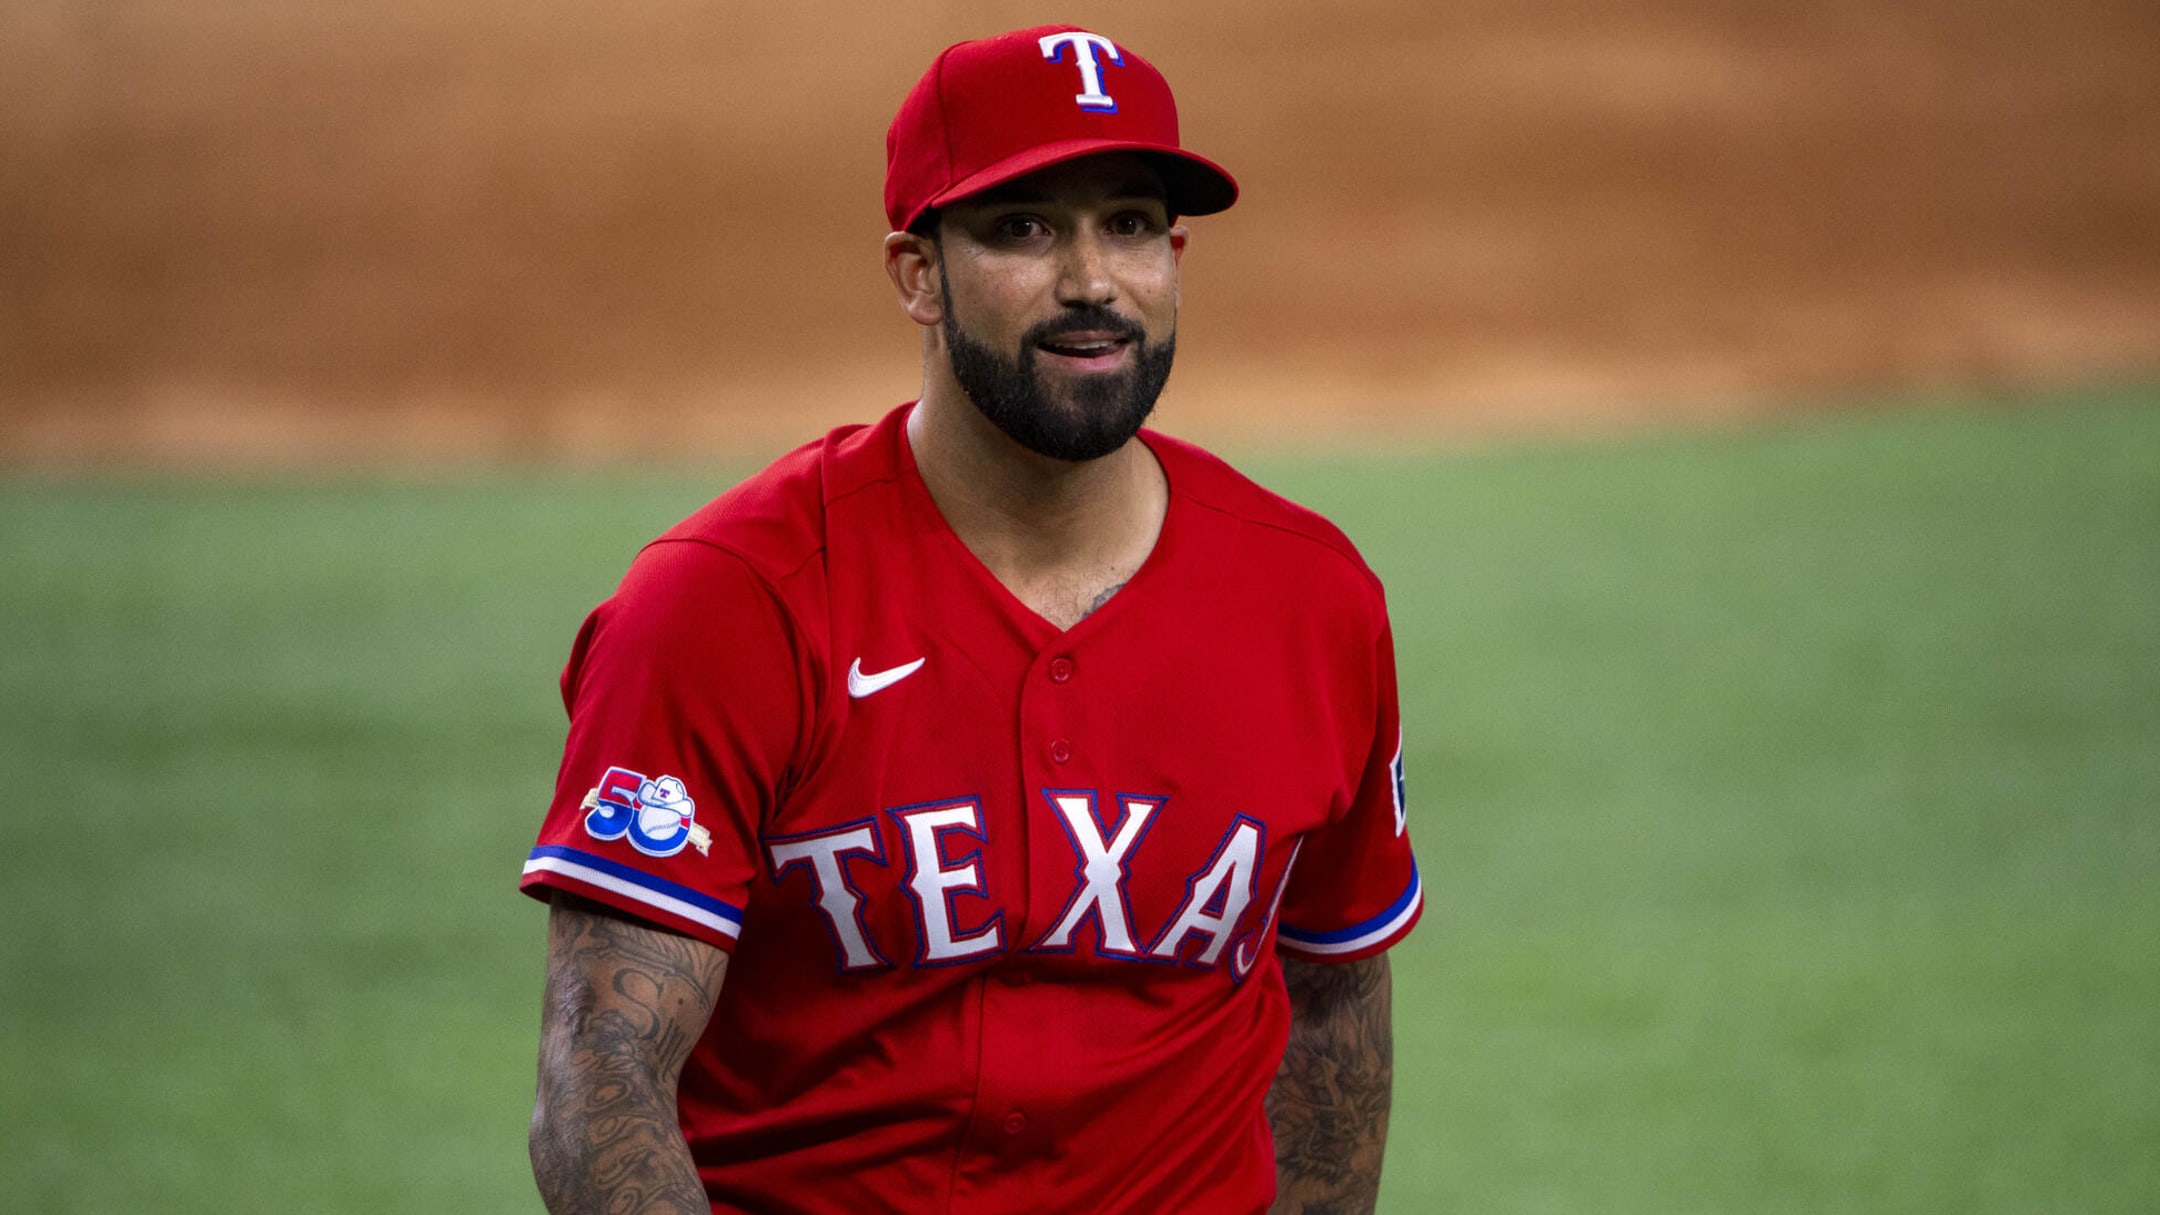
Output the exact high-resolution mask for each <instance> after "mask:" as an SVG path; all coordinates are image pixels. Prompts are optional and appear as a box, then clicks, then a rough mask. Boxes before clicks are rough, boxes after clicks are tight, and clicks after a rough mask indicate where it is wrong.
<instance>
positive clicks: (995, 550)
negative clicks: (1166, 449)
mask: <svg viewBox="0 0 2160 1215" xmlns="http://www.w3.org/2000/svg"><path fill="white" fill-rule="evenodd" d="M907 439H908V444H909V446H910V447H911V449H912V450H913V452H914V456H915V465H916V468H917V469H918V470H919V471H920V472H921V473H922V478H923V484H924V485H925V486H927V487H928V488H929V490H930V497H931V499H932V501H934V502H936V503H937V507H938V510H939V512H940V513H941V514H943V515H944V516H945V522H946V523H947V524H948V525H949V526H950V527H951V528H952V529H953V533H954V534H955V535H957V536H958V537H959V538H960V542H961V543H962V544H965V545H966V546H967V547H968V550H969V551H970V552H972V553H974V554H975V556H976V558H977V559H978V560H980V561H981V562H982V563H983V565H984V566H985V567H987V568H988V569H989V571H990V572H991V574H992V575H993V576H995V577H996V578H997V580H998V581H999V582H1001V583H1003V584H1004V585H1005V587H1006V589H1007V590H1010V591H1011V592H1012V593H1013V594H1014V595H1015V596H1016V597H1018V598H1019V599H1020V601H1021V602H1022V603H1025V604H1027V605H1028V607H1029V608H1031V609H1033V610H1034V611H1035V612H1036V613H1037V614H1038V615H1040V616H1042V617H1043V618H1044V619H1046V620H1049V621H1050V622H1051V623H1053V624H1055V625H1057V626H1058V627H1059V628H1070V627H1072V626H1073V625H1074V624H1076V623H1078V622H1079V620H1080V619H1081V618H1082V617H1084V616H1086V615H1087V614H1088V613H1089V612H1091V611H1093V610H1094V609H1095V608H1097V607H1100V606H1101V605H1102V603H1103V602H1105V601H1107V600H1108V598H1109V596H1110V595H1111V594H1114V593H1115V592H1116V590H1117V588H1118V587H1120V586H1122V585H1124V583H1125V580H1126V579H1128V578H1131V577H1132V575H1133V573H1134V572H1135V571H1137V570H1138V569H1139V568H1140V564H1141V563H1142V562H1143V561H1145V560H1146V559H1147V555H1148V553H1149V552H1151V551H1152V550H1153V549H1154V547H1155V539H1156V537H1157V536H1158V535H1160V534H1161V531H1162V523H1163V518H1164V516H1165V515H1166V514H1167V512H1168V510H1169V502H1170V493H1169V482H1168V480H1167V479H1166V478H1165V477H1164V475H1163V471H1162V466H1161V465H1160V464H1158V463H1156V460H1155V456H1154V453H1152V452H1150V451H1149V450H1148V448H1147V445H1146V444H1144V443H1142V442H1140V441H1139V440H1137V439H1134V440H1132V441H1130V442H1128V443H1126V444H1125V445H1124V446H1123V447H1121V448H1119V449H1118V450H1117V451H1114V452H1112V453H1110V454H1109V455H1107V456H1104V457H1102V458H1101V459H1098V460H1086V461H1079V462H1074V461H1067V460H1054V459H1051V458H1049V457H1047V456H1042V455H1038V454H1037V453H1035V452H1032V451H1029V450H1027V449H1026V448H1023V447H1021V446H1020V445H1019V444H1017V443H1014V442H1013V441H1012V440H1011V439H1010V438H1008V437H1006V435H1005V433H1004V432H1003V431H1001V430H999V429H998V428H997V427H996V426H995V425H994V424H993V423H991V422H990V420H989V419H988V418H985V417H984V416H983V415H982V412H981V411H980V410H978V409H976V408H975V407H974V405H973V403H971V402H970V401H968V400H967V399H966V397H965V396H962V395H960V394H958V393H957V392H946V393H936V392H934V391H926V392H925V393H924V395H923V399H922V401H921V402H920V403H918V404H917V405H916V407H915V409H914V410H913V411H912V412H911V413H910V414H909V416H908V424H907Z"/></svg>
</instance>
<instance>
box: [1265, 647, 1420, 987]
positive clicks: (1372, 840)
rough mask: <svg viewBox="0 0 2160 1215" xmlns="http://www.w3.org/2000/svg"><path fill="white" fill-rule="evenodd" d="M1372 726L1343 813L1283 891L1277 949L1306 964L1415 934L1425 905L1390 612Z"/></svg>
mask: <svg viewBox="0 0 2160 1215" xmlns="http://www.w3.org/2000/svg"><path fill="white" fill-rule="evenodd" d="M1373 651H1374V652H1373V667H1372V675H1373V678H1372V681H1371V683H1370V685H1369V686H1371V687H1372V688H1373V689H1374V695H1375V697H1376V699H1377V704H1376V710H1377V711H1376V712H1375V713H1374V714H1373V721H1374V723H1375V728H1374V730H1373V734H1372V738H1371V744H1370V748H1369V750H1368V752H1367V754H1366V757H1365V762H1364V766H1363V769H1362V772H1361V775H1360V777H1359V779H1358V783H1357V794H1356V796H1355V797H1354V798H1353V799H1352V801H1351V804H1350V808H1349V810H1348V811H1347V812H1345V813H1344V814H1343V815H1342V817H1340V818H1339V819H1336V820H1335V821H1334V822H1332V823H1330V824H1328V825H1327V826H1325V827H1322V828H1320V829H1319V830H1317V831H1314V832H1312V833H1311V834H1309V835H1307V836H1306V837H1304V839H1303V840H1302V841H1301V843H1300V844H1299V846H1298V853H1297V857H1296V859H1295V861H1294V862H1293V868H1292V870H1291V874H1290V885H1289V887H1288V889H1287V890H1285V892H1284V895H1283V905H1282V915H1281V921H1280V924H1279V927H1278V928H1277V931H1276V947H1277V948H1278V949H1279V950H1281V951H1282V952H1283V953H1285V954H1287V955H1289V956H1291V957H1295V958H1298V959H1300V960H1302V961H1308V962H1354V961H1357V960H1358V959H1360V958H1367V957H1371V956H1372V955H1374V954H1377V953H1380V952H1382V951H1383V950H1386V949H1387V948H1389V947H1390V946H1392V945H1394V944H1395V943H1396V942H1397V941H1400V940H1401V939H1402V938H1403V937H1404V936H1406V935H1408V934H1409V932H1410V929H1411V927H1412V926H1413V925H1415V924H1416V923H1417V919H1418V913H1419V912H1420V911H1421V910H1422V909H1423V908H1424V904H1425V898H1424V889H1423V887H1422V886H1421V885H1420V883H1419V880H1418V869H1417V859H1416V858H1415V857H1414V856H1412V855H1411V852H1410V832H1409V822H1408V817H1407V812H1406V806H1405V804H1404V801H1403V744H1402V738H1403V735H1402V718H1401V712H1400V709H1399V708H1398V706H1397V703H1396V695H1395V640H1394V634H1393V632H1392V631H1391V630H1390V629H1389V628H1388V626H1387V624H1386V622H1385V618H1384V617H1383V619H1382V623H1381V628H1380V633H1379V638H1378V641H1377V642H1376V643H1375V644H1374V647H1373Z"/></svg>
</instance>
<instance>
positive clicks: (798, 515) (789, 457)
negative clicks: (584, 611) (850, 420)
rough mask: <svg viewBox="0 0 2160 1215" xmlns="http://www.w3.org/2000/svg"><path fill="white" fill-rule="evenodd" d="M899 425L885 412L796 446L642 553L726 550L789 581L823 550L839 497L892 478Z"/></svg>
mask: <svg viewBox="0 0 2160 1215" xmlns="http://www.w3.org/2000/svg"><path fill="white" fill-rule="evenodd" d="M896 412H897V411H896ZM897 424H898V423H897V420H896V418H895V417H894V416H888V417H887V418H886V419H885V420H883V421H880V422H878V423H875V424H869V425H865V424H860V423H857V424H852V425H847V426H842V427H839V428H837V429H835V430H833V431H831V432H829V433H827V434H826V435H824V436H823V437H822V438H818V439H814V440H812V441H810V442H808V443H805V444H803V445H802V446H800V447H797V448H795V449H794V450H793V451H790V452H788V453H787V454H785V455H782V456H781V457H779V458H778V459H776V460H774V461H773V462H772V463H770V464H768V465H766V466H765V467H764V468H763V469H761V470H759V471H758V472H757V473H755V474H753V475H751V476H750V477H747V478H745V479H744V480H743V481H741V482H740V483H738V484H736V485H734V486H733V487H731V488H729V489H728V490H727V491H725V492H724V493H721V494H720V495H719V496H717V497H715V498H714V499H713V500H712V501H710V502H707V503H706V504H705V505H704V506H701V507H699V508H698V509H697V510H696V511H694V512H692V513H691V514H690V516H689V517H688V518H685V519H684V520H683V521H682V522H680V523H677V524H676V525H675V526H673V527H671V528H669V529H668V530H667V531H665V532H662V533H661V534H660V535H659V536H658V537H656V538H655V539H654V540H653V541H652V543H651V544H649V545H647V546H646V550H645V556H651V555H654V554H656V552H658V551H665V550H669V549H679V548H683V547H686V546H687V547H688V548H689V549H690V550H691V551H692V552H695V551H696V550H705V551H709V552H712V553H724V554H727V555H728V556H729V557H732V558H733V559H734V560H736V561H739V562H740V563H741V564H742V565H744V566H746V567H748V569H749V570H750V571H751V572H753V573H755V574H756V575H758V576H759V577H761V578H763V579H765V580H766V581H768V582H771V583H774V584H779V583H782V582H785V581H787V580H788V579H789V578H791V577H792V576H794V575H795V574H796V573H798V572H800V571H802V570H804V569H805V568H807V567H810V566H813V565H815V563H816V562H817V559H818V558H819V557H820V556H821V555H822V554H823V553H824V551H825V544H826V518H827V508H828V507H829V506H830V505H831V503H832V502H833V501H834V499H835V498H837V497H843V496H846V495H847V494H848V493H851V492H853V491H854V490H855V489H857V488H859V487H860V485H861V484H862V483H864V482H866V481H871V480H877V479H881V477H882V476H884V475H889V470H888V467H887V466H888V465H890V464H891V463H892V460H891V457H890V452H889V448H890V447H891V446H892V443H893V432H894V430H895V429H896V427H897ZM670 557H671V559H673V560H696V558H695V557H694V556H688V555H683V554H670ZM641 559H642V558H641Z"/></svg>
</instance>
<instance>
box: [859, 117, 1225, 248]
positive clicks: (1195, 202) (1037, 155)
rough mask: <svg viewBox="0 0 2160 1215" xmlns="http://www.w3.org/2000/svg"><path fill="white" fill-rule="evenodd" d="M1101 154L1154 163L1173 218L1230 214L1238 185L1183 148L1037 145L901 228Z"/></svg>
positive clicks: (1074, 142)
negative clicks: (1033, 175)
mask: <svg viewBox="0 0 2160 1215" xmlns="http://www.w3.org/2000/svg"><path fill="white" fill-rule="evenodd" d="M1106 152H1137V153H1140V154H1141V155H1144V156H1146V157H1147V158H1148V159H1149V160H1151V161H1153V162H1154V164H1155V167H1156V169H1157V171H1159V172H1160V173H1161V174H1162V179H1163V190H1164V191H1165V199H1164V201H1165V202H1167V203H1168V204H1169V206H1170V210H1171V211H1172V212H1173V213H1174V214H1178V215H1213V214H1215V213H1216V212H1218V211H1227V210H1229V209H1230V204H1232V203H1234V202H1236V201H1237V196H1238V186H1237V179H1236V178H1234V177H1232V176H1230V174H1228V173H1226V172H1224V171H1223V168H1222V166H1220V165H1218V164H1216V163H1215V162H1214V161H1211V160H1209V159H1208V158H1206V157H1205V156H1196V155H1194V154H1193V153H1191V152H1188V151H1186V150H1185V149H1183V148H1172V147H1165V146H1163V145H1162V144H1159V143H1145V142H1140V141H1136V140H1118V139H1068V140H1061V141H1059V142H1056V143H1046V144H1039V145H1037V146H1035V147H1032V148H1029V149H1028V150H1027V151H1025V152H1021V153H1019V154H1017V155H1013V156H1008V157H1006V158H1005V159H1003V160H1001V161H998V162H997V163H996V164H993V165H990V166H989V167H987V168H984V169H981V170H978V171H976V172H974V173H971V174H969V175H968V176H966V177H964V178H961V179H960V180H959V181H956V182H954V183H953V184H952V185H950V186H947V187H946V188H945V189H943V190H941V191H939V192H938V194H937V195H936V196H935V197H933V198H931V199H930V201H928V202H926V203H924V204H923V205H922V206H921V207H918V208H917V209H916V211H915V213H914V214H913V215H910V216H908V217H907V223H906V224H903V225H901V226H902V227H907V226H909V225H912V224H913V223H914V222H915V221H916V220H918V219H920V218H922V215H923V212H925V211H931V210H935V209H937V208H939V207H943V206H947V205H949V204H952V203H956V202H959V201H960V200H961V199H963V198H968V197H971V196H973V195H976V194H980V193H982V192H983V191H985V190H990V189H995V188H996V187H998V186H1002V185H1004V184H1005V183H1006V182H1008V181H1012V180H1013V179H1015V178H1019V177H1025V176H1027V175H1028V174H1030V173H1033V172H1034V171H1036V170H1037V169H1047V168H1049V167H1050V166H1051V165H1059V164H1064V163H1065V162H1067V161H1070V160H1079V159H1081V158H1082V157H1085V156H1100V155H1102V154H1104V153H1106Z"/></svg>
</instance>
